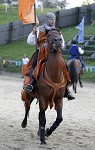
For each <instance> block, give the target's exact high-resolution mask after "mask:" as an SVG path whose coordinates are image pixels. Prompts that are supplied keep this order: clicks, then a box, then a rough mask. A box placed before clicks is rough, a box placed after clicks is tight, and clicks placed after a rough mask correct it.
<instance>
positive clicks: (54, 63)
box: [46, 53, 63, 82]
mask: <svg viewBox="0 0 95 150" xmlns="http://www.w3.org/2000/svg"><path fill="white" fill-rule="evenodd" d="M46 69H47V73H48V75H49V77H50V78H51V79H52V81H53V82H60V81H61V80H62V77H63V76H62V75H63V71H62V54H61V53H58V54H52V53H49V54H48V58H47V64H46ZM58 80H59V81H58Z"/></svg>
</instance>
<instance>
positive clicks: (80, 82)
mask: <svg viewBox="0 0 95 150" xmlns="http://www.w3.org/2000/svg"><path fill="white" fill-rule="evenodd" d="M79 84H80V87H83V85H82V81H81V77H80V76H79Z"/></svg>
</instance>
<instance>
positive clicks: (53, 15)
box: [45, 12, 56, 26]
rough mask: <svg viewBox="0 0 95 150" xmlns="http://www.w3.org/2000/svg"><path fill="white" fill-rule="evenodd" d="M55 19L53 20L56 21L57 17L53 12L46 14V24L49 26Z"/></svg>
mask: <svg viewBox="0 0 95 150" xmlns="http://www.w3.org/2000/svg"><path fill="white" fill-rule="evenodd" d="M51 18H53V19H56V16H55V14H54V13H52V12H49V13H47V14H46V17H45V24H46V25H48V26H49V22H50V19H51Z"/></svg>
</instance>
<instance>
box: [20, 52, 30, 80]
mask: <svg viewBox="0 0 95 150" xmlns="http://www.w3.org/2000/svg"><path fill="white" fill-rule="evenodd" d="M28 62H29V59H28V58H27V56H26V54H24V56H23V58H22V69H21V72H22V78H24V74H25V70H26V66H27V64H28Z"/></svg>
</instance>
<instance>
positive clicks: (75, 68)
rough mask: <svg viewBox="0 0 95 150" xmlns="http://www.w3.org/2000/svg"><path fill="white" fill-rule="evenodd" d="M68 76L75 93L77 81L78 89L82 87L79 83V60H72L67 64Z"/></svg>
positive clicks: (80, 65) (80, 72)
mask: <svg viewBox="0 0 95 150" xmlns="http://www.w3.org/2000/svg"><path fill="white" fill-rule="evenodd" d="M67 65H68V71H69V75H70V78H71V81H72V86H73V90H74V92H75V93H76V92H77V82H78V81H79V84H80V87H83V85H82V81H81V74H82V72H83V67H82V64H81V62H80V60H79V59H72V60H69V61H68V62H67Z"/></svg>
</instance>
